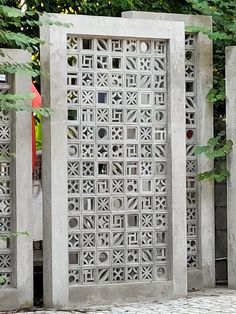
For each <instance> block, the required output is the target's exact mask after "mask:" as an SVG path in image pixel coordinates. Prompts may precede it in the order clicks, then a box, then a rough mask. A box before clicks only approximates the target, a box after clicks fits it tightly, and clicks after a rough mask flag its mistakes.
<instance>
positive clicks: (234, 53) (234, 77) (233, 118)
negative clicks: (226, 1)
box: [225, 46, 236, 288]
mask: <svg viewBox="0 0 236 314" xmlns="http://www.w3.org/2000/svg"><path fill="white" fill-rule="evenodd" d="M225 53H226V56H225V57H226V65H225V68H226V100H227V102H226V117H227V120H226V121H227V122H226V130H227V138H228V139H232V140H233V141H234V142H235V138H236V113H235V104H236V92H235V84H236V47H235V46H234V47H226V51H225ZM235 149H236V146H235V144H234V145H233V148H232V152H231V153H230V154H229V158H228V169H229V171H230V173H231V176H230V177H229V179H228V182H227V183H228V186H227V188H228V193H227V203H228V208H227V231H228V284H229V286H230V287H232V288H236V263H235V261H236V245H235V238H236V211H235V202H236V193H235V189H236V175H235V173H236V151H235Z"/></svg>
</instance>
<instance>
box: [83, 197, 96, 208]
mask: <svg viewBox="0 0 236 314" xmlns="http://www.w3.org/2000/svg"><path fill="white" fill-rule="evenodd" d="M83 210H88V211H94V210H95V201H94V198H91V197H85V198H84V199H83Z"/></svg>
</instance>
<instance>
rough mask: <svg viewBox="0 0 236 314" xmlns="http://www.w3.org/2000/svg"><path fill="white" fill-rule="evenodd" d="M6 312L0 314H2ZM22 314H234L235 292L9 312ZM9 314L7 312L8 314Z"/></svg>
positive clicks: (194, 293) (214, 291) (213, 291)
mask: <svg viewBox="0 0 236 314" xmlns="http://www.w3.org/2000/svg"><path fill="white" fill-rule="evenodd" d="M3 313H6V312H0V314H3ZM10 313H24V314H85V313H86V314H154V313H157V314H158V313H160V314H177V313H178V314H197V313H198V314H205V313H208V314H217V313H224V314H228V313H234V314H236V290H230V289H227V288H224V289H222V288H220V289H219V288H216V289H207V290H205V291H201V292H200V291H199V292H191V293H189V294H188V296H187V297H186V298H181V299H178V300H171V301H162V302H158V301H156V302H152V303H151V302H150V303H141V304H140V303H135V304H129V305H124V306H112V307H104V308H101V307H100V308H91V309H89V310H78V311H56V310H42V309H34V310H33V311H28V312H10ZM8 314H9V312H8Z"/></svg>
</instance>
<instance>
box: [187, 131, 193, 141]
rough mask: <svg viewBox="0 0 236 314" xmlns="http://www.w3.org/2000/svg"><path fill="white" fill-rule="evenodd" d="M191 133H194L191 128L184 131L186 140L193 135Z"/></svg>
mask: <svg viewBox="0 0 236 314" xmlns="http://www.w3.org/2000/svg"><path fill="white" fill-rule="evenodd" d="M193 133H194V132H193V130H188V131H187V132H186V137H187V139H188V140H190V139H191V138H192V137H193Z"/></svg>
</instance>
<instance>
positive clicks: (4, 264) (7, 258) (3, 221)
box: [0, 75, 13, 289]
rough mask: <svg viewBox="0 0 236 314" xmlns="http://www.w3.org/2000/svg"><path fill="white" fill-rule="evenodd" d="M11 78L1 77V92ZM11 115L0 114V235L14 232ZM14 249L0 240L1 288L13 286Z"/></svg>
mask: <svg viewBox="0 0 236 314" xmlns="http://www.w3.org/2000/svg"><path fill="white" fill-rule="evenodd" d="M10 81H11V78H10V77H8V76H7V75H1V80H0V90H1V92H2V93H7V92H8V91H9V90H10V88H11V86H10ZM11 136H12V135H11V113H5V112H4V111H2V112H1V113H0V151H1V154H2V155H1V163H0V175H1V180H0V198H1V199H0V235H2V234H7V233H9V232H12V231H13V229H12V227H13V226H12V215H13V212H12V199H11V194H12V187H11V179H12V164H11V158H10V157H9V153H10V147H11V139H12V137H11ZM12 267H13V265H12V248H11V243H10V241H9V240H6V241H5V240H0V276H1V277H2V278H3V279H4V280H5V282H4V283H3V284H1V287H2V288H4V289H6V288H10V287H11V286H12Z"/></svg>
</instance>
